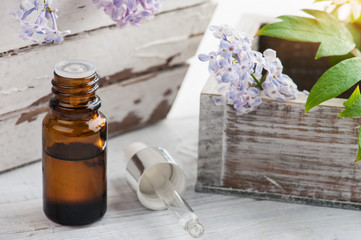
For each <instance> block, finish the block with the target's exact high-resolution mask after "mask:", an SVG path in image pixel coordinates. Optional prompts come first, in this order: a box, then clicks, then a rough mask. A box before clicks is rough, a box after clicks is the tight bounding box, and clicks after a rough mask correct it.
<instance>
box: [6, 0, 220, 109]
mask: <svg viewBox="0 0 361 240" xmlns="http://www.w3.org/2000/svg"><path fill="white" fill-rule="evenodd" d="M11 2H16V1H11ZM89 3H90V4H92V3H91V2H90V1H89ZM188 4H189V3H188ZM176 5H178V4H176ZM213 9H214V5H213V4H211V3H208V2H207V1H205V0H204V1H203V3H202V4H198V5H197V4H196V5H195V6H193V7H188V8H183V9H180V10H174V11H169V12H166V13H164V14H160V15H158V16H156V17H155V18H154V19H153V20H152V21H150V22H145V23H144V24H142V25H141V27H140V28H136V27H128V28H124V29H118V28H115V27H112V26H109V27H105V28H100V29H95V30H94V31H90V32H83V33H82V34H77V35H74V36H72V37H69V38H68V39H66V41H65V42H64V43H63V44H61V45H47V44H44V45H41V46H37V45H36V46H33V47H31V48H29V49H22V50H17V51H15V53H16V55H6V56H3V57H1V58H0V73H1V76H2V79H3V81H2V84H1V86H0V99H1V101H2V102H5V103H8V104H1V106H0V115H2V114H5V113H8V112H12V111H16V110H19V109H22V108H26V107H28V106H29V104H31V103H33V102H35V101H37V100H38V99H39V98H41V97H43V96H45V95H47V94H48V93H49V90H50V88H51V84H50V80H51V79H52V74H53V71H54V65H55V64H56V63H57V62H59V61H63V60H65V59H86V60H88V61H91V62H93V63H94V64H95V65H96V67H97V72H98V74H99V75H100V77H107V76H110V75H113V74H116V73H119V72H122V71H125V70H126V71H128V72H130V73H132V74H140V73H142V72H147V71H148V72H149V71H150V69H151V68H155V69H156V68H157V67H162V66H163V65H165V67H169V66H174V65H176V64H180V63H183V62H184V61H185V60H186V59H188V58H189V57H191V56H193V55H194V53H195V50H196V48H197V46H198V43H199V42H200V40H201V38H202V35H203V32H204V31H205V29H206V28H207V25H208V22H209V19H210V18H211V15H212V12H213ZM101 14H103V13H101ZM88 15H90V14H89V13H88ZM103 15H104V14H103ZM190 23H191V24H190ZM0 34H1V35H3V36H8V35H9V33H8V32H5V31H3V29H1V30H0ZM7 41H9V42H10V39H7ZM0 45H1V44H0ZM15 103H16V104H15Z"/></svg>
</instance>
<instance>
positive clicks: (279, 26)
mask: <svg viewBox="0 0 361 240" xmlns="http://www.w3.org/2000/svg"><path fill="white" fill-rule="evenodd" d="M303 11H304V12H305V13H308V14H310V15H311V16H313V17H314V18H308V17H299V16H290V15H286V16H280V17H278V18H279V19H281V20H282V21H281V22H275V23H271V24H267V25H265V26H264V27H263V28H261V29H260V30H259V32H258V34H259V35H266V36H271V37H278V38H283V39H287V40H292V41H302V42H319V43H321V44H320V46H319V48H318V51H317V53H316V59H317V58H320V57H325V56H332V55H345V54H347V53H348V52H350V51H351V50H352V49H353V48H354V47H355V43H354V41H353V38H352V34H351V33H350V31H349V30H348V29H347V28H346V26H345V25H344V24H342V23H341V22H340V21H339V20H338V19H337V18H336V17H335V16H333V15H332V14H328V13H326V12H323V11H318V10H310V9H304V10H303Z"/></svg>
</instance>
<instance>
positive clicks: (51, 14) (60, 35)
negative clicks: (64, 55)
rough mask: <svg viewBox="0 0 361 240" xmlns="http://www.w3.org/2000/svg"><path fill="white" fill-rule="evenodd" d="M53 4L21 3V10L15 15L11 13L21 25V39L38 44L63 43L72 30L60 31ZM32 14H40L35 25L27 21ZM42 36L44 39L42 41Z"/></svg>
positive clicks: (34, 0)
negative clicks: (49, 23) (49, 24)
mask: <svg viewBox="0 0 361 240" xmlns="http://www.w3.org/2000/svg"><path fill="white" fill-rule="evenodd" d="M51 2H52V1H51V0H21V1H20V9H19V10H18V11H17V12H15V13H11V15H12V16H14V17H15V18H16V19H17V20H18V22H20V24H21V32H20V36H19V37H20V38H22V39H24V40H31V41H33V42H36V43H38V44H41V43H42V42H44V41H45V42H48V43H50V42H54V43H61V42H63V41H64V36H65V35H67V34H69V33H70V30H66V31H59V30H58V26H57V24H56V18H57V16H56V13H55V10H53V9H52V8H51V7H50V5H51ZM32 13H37V14H38V15H37V18H36V20H35V22H34V23H32V22H30V21H28V20H27V19H28V18H29V15H30V14H32ZM48 21H51V25H52V27H49V26H48ZM40 36H42V37H43V38H42V39H41V37H40Z"/></svg>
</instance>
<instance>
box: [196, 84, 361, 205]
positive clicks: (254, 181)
mask: <svg viewBox="0 0 361 240" xmlns="http://www.w3.org/2000/svg"><path fill="white" fill-rule="evenodd" d="M209 81H211V82H212V81H214V80H213V79H210V80H209ZM215 95H217V92H216V91H215V88H214V84H208V86H207V87H205V90H204V91H203V93H202V98H201V99H202V102H201V116H202V115H207V114H209V112H211V111H210V110H209V109H211V108H213V109H217V111H219V110H218V108H219V106H215V104H214V101H212V100H213V98H214V96H215ZM305 100H306V96H301V97H299V98H298V99H296V100H294V101H285V102H278V101H274V100H268V99H263V103H262V105H261V106H260V107H259V108H258V109H257V110H256V111H254V112H251V113H249V114H246V115H242V116H237V115H236V114H235V110H234V109H233V107H231V106H225V107H224V109H223V110H224V117H223V118H222V116H221V115H220V116H219V117H220V118H222V121H223V125H222V124H219V121H220V119H215V118H214V116H213V117H210V116H209V117H208V118H207V117H203V118H201V119H200V120H201V121H200V140H199V141H200V148H199V149H200V152H199V155H200V156H206V155H207V154H209V153H210V152H211V151H212V150H211V149H209V148H206V146H205V144H206V141H209V138H210V139H211V140H214V141H215V140H217V141H219V139H221V138H222V139H223V141H222V149H223V150H222V156H221V157H222V158H221V159H218V162H220V161H221V162H222V165H221V166H219V164H215V163H213V162H212V161H211V162H207V159H206V158H202V157H200V159H199V164H198V166H199V170H198V186H197V189H198V190H200V191H202V190H205V189H207V191H208V190H209V191H226V192H235V193H239V194H242V195H247V196H252V197H256V198H262V199H276V200H286V201H296V202H304V203H307V202H309V203H313V204H320V205H327V206H337V207H339V206H341V207H346V208H357V209H361V183H360V182H361V167H360V166H359V163H355V162H354V161H353V160H354V158H355V155H356V153H357V132H358V127H359V125H360V118H338V117H337V113H339V112H340V111H341V110H342V109H343V106H342V102H343V101H344V100H343V99H335V100H332V101H328V102H326V103H323V104H322V105H321V106H319V107H317V108H316V109H313V110H311V111H310V112H309V113H308V114H307V115H305V114H304V103H305ZM213 111H216V110H213ZM202 112H203V113H202ZM216 123H217V125H216ZM215 126H216V127H217V128H218V130H217V131H218V132H219V131H221V132H222V137H220V136H219V134H214V135H213V137H210V136H209V135H207V138H206V137H204V136H205V132H215V130H214V128H215ZM218 162H217V163H218ZM211 171H214V172H215V173H212V174H211V175H209V172H211ZM210 176H211V177H217V179H216V180H212V181H211V180H209V179H210ZM219 176H221V177H219ZM215 183H216V184H215Z"/></svg>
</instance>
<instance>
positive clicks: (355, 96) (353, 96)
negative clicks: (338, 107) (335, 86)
mask: <svg viewBox="0 0 361 240" xmlns="http://www.w3.org/2000/svg"><path fill="white" fill-rule="evenodd" d="M360 95H361V93H360V88H359V86H358V85H357V87H356V88H355V90H354V91H353V93H352V94H351V96H350V97H349V99H348V100H347V101H345V102H344V103H343V105H344V106H345V107H350V106H351V105H352V104H354V103H355V102H356V100H357V99H358V98H359V97H360Z"/></svg>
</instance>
